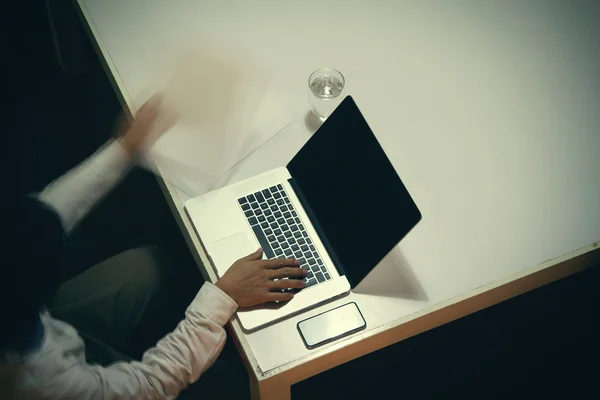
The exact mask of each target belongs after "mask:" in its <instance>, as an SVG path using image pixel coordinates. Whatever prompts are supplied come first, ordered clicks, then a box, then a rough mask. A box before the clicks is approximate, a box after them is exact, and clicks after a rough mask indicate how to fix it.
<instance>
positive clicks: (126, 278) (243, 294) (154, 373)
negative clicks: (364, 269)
mask: <svg viewBox="0 0 600 400" xmlns="http://www.w3.org/2000/svg"><path fill="white" fill-rule="evenodd" d="M159 103H160V100H159V99H158V98H153V99H151V100H150V101H149V102H147V103H146V104H145V105H144V106H143V107H142V108H141V109H140V110H139V113H138V115H137V116H136V119H135V121H134V122H133V124H132V126H131V127H130V129H129V130H128V131H127V132H126V133H125V134H124V135H123V136H122V137H121V138H119V139H117V140H114V141H111V142H110V143H108V144H107V145H106V146H105V147H103V148H102V149H101V150H99V151H98V152H97V153H96V154H94V155H93V156H92V157H90V158H89V159H87V160H86V161H84V162H83V163H82V164H80V165H79V166H78V167H76V168H74V169H73V170H71V171H69V172H68V173H66V174H65V175H64V176H62V177H60V178H59V179H57V180H56V181H54V182H53V183H51V184H50V185H48V186H47V187H46V188H45V189H44V190H43V191H42V192H41V193H40V194H39V195H37V196H30V197H28V198H26V199H24V201H23V202H22V205H21V208H20V210H19V211H18V212H19V215H20V216H21V218H20V225H19V229H18V242H19V248H18V254H19V258H18V259H14V260H7V262H3V263H2V266H1V271H0V274H1V275H0V282H1V286H2V287H0V307H1V315H2V327H1V328H0V347H1V352H0V398H2V399H13V398H14V399H77V400H84V399H174V398H177V397H178V396H179V395H180V393H181V394H182V395H184V394H186V393H191V392H192V391H193V392H194V396H196V397H197V396H200V397H202V393H197V390H196V391H194V386H196V388H200V387H202V385H201V383H202V382H199V383H200V386H197V385H191V386H190V388H188V389H186V387H187V386H188V385H190V384H192V383H194V382H196V381H197V380H198V379H199V378H200V376H201V375H202V374H203V373H204V372H205V371H206V370H207V369H208V368H209V367H210V366H211V365H212V364H213V363H214V362H215V360H216V359H217V357H218V356H219V353H220V352H221V350H222V348H223V346H224V343H225V338H226V334H225V330H224V329H223V326H224V325H225V324H226V323H227V321H228V320H229V319H230V318H231V316H232V315H233V313H234V312H235V311H236V309H237V308H238V307H248V306H253V305H257V304H261V303H265V302H271V301H288V300H290V299H291V298H292V297H293V294H292V293H288V292H283V291H282V289H288V288H296V289H298V288H302V287H303V286H304V283H303V281H302V280H300V279H281V278H288V277H290V278H291V277H303V276H305V275H306V272H305V271H304V270H303V269H301V268H300V267H299V263H298V261H296V260H293V259H287V260H281V259H278V260H263V259H262V250H261V249H259V250H257V251H256V252H255V253H253V254H251V255H249V256H247V257H245V258H242V259H240V260H238V261H237V262H235V263H234V264H233V265H232V266H231V268H230V269H229V270H228V271H227V273H226V274H225V275H224V276H223V277H222V278H221V279H220V280H219V281H218V282H217V283H216V284H215V285H213V284H211V283H205V284H204V285H203V286H202V288H201V289H200V291H199V292H198V294H197V295H196V297H195V299H194V300H193V301H192V303H191V304H190V305H189V307H188V308H187V311H186V313H185V318H184V319H183V320H182V321H181V322H179V323H178V324H177V326H176V327H175V329H174V330H173V331H172V332H171V333H169V334H167V335H166V336H165V337H163V338H162V339H161V340H159V341H158V343H157V344H156V346H155V347H153V348H150V349H148V350H147V351H146V352H145V353H144V354H143V356H142V358H141V360H139V361H136V360H134V359H132V358H130V357H128V356H127V355H124V354H122V352H121V349H122V348H123V347H124V346H125V344H126V343H131V342H135V341H136V340H140V337H141V336H143V335H144V333H145V332H146V330H147V329H150V328H148V326H149V325H151V324H152V323H153V322H155V321H156V320H157V319H158V316H159V315H160V313H161V312H163V310H161V309H158V308H156V307H157V306H156V305H155V304H157V303H153V301H154V299H153V296H154V294H155V292H156V287H157V285H158V284H159V283H160V279H159V278H160V268H161V267H164V265H165V264H168V262H167V261H166V260H165V259H164V258H161V257H160V256H159V253H158V252H156V251H154V250H148V249H138V250H130V251H127V252H125V253H122V254H120V255H118V256H115V257H113V258H111V259H109V260H106V261H104V262H102V263H100V264H98V265H96V266H94V267H92V268H90V269H89V270H87V271H85V272H83V273H82V274H80V275H78V276H76V277H75V278H72V279H71V280H69V281H67V282H65V283H62V284H61V283H60V282H59V278H58V277H59V268H60V266H61V262H62V261H63V259H64V253H65V244H66V241H67V238H68V235H69V232H71V230H72V229H73V227H74V226H75V225H76V224H77V223H78V222H79V221H80V220H81V219H82V218H83V217H84V216H85V215H86V214H87V213H88V211H89V210H90V209H91V207H92V206H93V205H94V204H95V203H96V202H97V201H98V200H99V199H100V198H101V197H102V196H103V195H104V194H106V193H107V192H108V191H109V190H110V189H111V188H112V187H113V186H114V185H115V184H116V183H117V182H118V181H119V179H120V178H121V177H122V176H123V174H124V172H125V171H126V170H127V168H128V166H129V164H130V162H131V159H132V157H133V156H134V155H135V154H136V153H137V152H138V151H140V149H141V148H142V147H144V146H146V145H148V143H147V141H148V140H149V139H148V137H149V133H150V132H151V131H152V130H153V128H155V127H154V124H155V121H156V120H157V115H158V110H159ZM167 267H168V265H167ZM228 386H232V385H227V382H225V384H224V385H223V387H222V390H223V398H232V397H231V396H236V397H233V398H240V397H238V395H237V394H236V395H234V394H231V393H239V396H241V397H244V396H247V387H246V388H241V390H240V388H235V387H233V388H232V387H228ZM184 389H186V390H184ZM231 389H233V390H234V391H233V392H232V391H229V392H227V393H230V394H227V395H225V393H226V391H227V390H231ZM182 390H183V392H182ZM235 390H237V392H236V391H235ZM205 395H206V398H215V397H220V396H218V395H216V396H215V395H214V394H208V393H205Z"/></svg>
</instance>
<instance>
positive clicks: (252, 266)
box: [216, 249, 308, 307]
mask: <svg viewBox="0 0 600 400" xmlns="http://www.w3.org/2000/svg"><path fill="white" fill-rule="evenodd" d="M262 254H263V250H262V249H258V250H257V251H255V252H254V253H252V254H250V255H249V256H247V257H244V258H241V259H239V260H237V261H236V262H235V263H234V264H233V265H232V266H231V268H229V269H228V270H227V272H226V273H225V275H223V277H222V278H221V279H219V281H218V282H217V283H216V286H217V287H218V288H219V289H221V290H222V291H223V292H225V293H226V294H227V295H228V296H229V297H231V298H232V299H233V300H234V301H235V302H236V303H237V304H238V305H239V306H240V307H251V306H255V305H257V304H262V303H267V302H270V301H288V300H291V299H292V298H293V297H294V295H293V294H292V293H282V292H281V290H282V289H301V288H303V287H304V285H305V283H304V281H302V280H300V279H282V278H294V277H296V278H302V277H304V276H306V274H307V273H308V272H307V271H305V270H303V269H302V268H300V267H299V266H300V262H299V261H297V260H294V259H276V260H263V259H262ZM274 279H278V280H277V281H275V280H274Z"/></svg>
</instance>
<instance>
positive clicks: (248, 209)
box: [238, 185, 331, 288]
mask: <svg viewBox="0 0 600 400" xmlns="http://www.w3.org/2000/svg"><path fill="white" fill-rule="evenodd" d="M238 203H239V205H240V207H241V209H242V211H243V212H244V214H245V215H246V219H247V220H248V223H249V224H250V226H251V227H252V230H253V231H254V234H255V235H256V238H257V239H258V241H259V242H260V245H261V247H262V248H263V250H264V252H265V255H266V257H267V258H268V259H274V258H295V259H297V260H299V261H300V265H301V267H302V268H304V269H305V270H307V271H308V276H307V277H306V278H305V282H306V287H307V288H308V287H310V286H313V285H316V284H318V283H322V282H325V281H327V280H329V279H331V275H330V274H329V272H328V271H327V268H325V265H324V264H323V260H321V257H320V256H319V253H318V252H317V250H316V249H315V246H314V244H313V242H312V240H311V238H310V236H309V235H308V232H306V230H305V229H304V224H303V223H302V221H301V220H300V217H298V214H297V213H296V210H295V209H294V207H293V206H292V204H291V202H290V199H289V198H288V196H287V193H286V192H285V190H284V189H283V186H281V185H277V186H271V187H270V188H267V189H264V190H261V191H259V192H256V193H254V194H249V195H247V196H245V197H242V198H240V199H238Z"/></svg>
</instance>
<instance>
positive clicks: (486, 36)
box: [79, 0, 600, 399]
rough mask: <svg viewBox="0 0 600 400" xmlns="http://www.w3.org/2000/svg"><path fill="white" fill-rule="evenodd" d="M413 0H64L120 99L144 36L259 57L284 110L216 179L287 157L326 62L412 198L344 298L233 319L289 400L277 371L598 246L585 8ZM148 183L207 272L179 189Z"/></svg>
mask: <svg viewBox="0 0 600 400" xmlns="http://www.w3.org/2000/svg"><path fill="white" fill-rule="evenodd" d="M423 3H424V2H418V1H413V2H400V1H341V0H340V1H323V0H320V1H313V0H305V1H303V2H294V3H291V2H285V1H275V0H272V1H252V2H250V1H241V0H240V1H217V0H215V1H202V2H200V1H195V0H172V1H163V0H151V1H150V0H127V1H123V0H79V5H80V7H81V11H82V15H83V17H84V20H85V21H86V22H87V24H88V26H89V28H90V32H91V33H92V34H93V38H94V39H95V42H96V43H97V45H98V50H99V53H100V56H101V58H102V60H103V61H104V62H105V63H106V67H107V72H108V73H109V76H110V77H111V78H112V79H113V81H114V85H115V90H116V91H117V94H118V95H120V96H121V97H122V100H123V105H124V106H125V107H127V108H128V109H129V110H132V111H133V110H135V109H136V107H138V106H139V105H140V104H139V102H140V101H143V98H141V97H140V95H141V94H142V93H145V92H147V91H148V89H150V90H152V89H155V88H157V87H158V86H156V85H157V82H153V81H151V80H150V77H151V76H153V75H152V71H151V69H152V66H153V65H154V63H153V59H154V60H155V61H156V63H165V60H168V58H169V54H168V53H161V52H158V53H156V52H155V53H152V51H149V49H152V48H153V49H154V50H155V51H157V50H160V49H163V48H165V47H166V45H168V44H169V43H175V42H176V41H177V40H178V38H181V37H182V36H185V37H186V39H188V40H189V39H193V38H194V37H195V36H194V35H197V37H198V38H200V37H201V36H200V35H201V33H208V34H210V35H215V36H217V37H224V38H225V39H227V40H229V41H232V42H236V43H237V44H238V45H239V46H241V47H243V48H244V49H246V50H248V51H250V52H252V53H253V54H255V55H256V56H257V58H258V59H260V60H261V61H262V62H264V63H265V64H266V65H268V66H269V67H271V68H272V69H273V71H275V73H276V76H275V80H274V82H275V85H274V86H273V87H272V88H271V89H270V90H274V91H275V92H276V93H275V95H277V96H278V98H279V99H280V102H279V103H278V105H279V106H283V107H284V108H285V109H286V110H287V111H288V114H289V116H290V122H291V124H290V126H288V128H286V129H285V130H284V131H283V132H281V133H280V134H279V135H277V136H276V137H275V138H274V139H272V140H271V141H269V142H268V143H267V144H266V145H265V146H263V147H262V148H261V149H260V150H259V151H258V152H256V153H254V154H253V156H252V157H250V158H248V159H247V160H246V161H245V162H243V163H242V164H241V165H240V166H239V167H238V168H237V169H236V170H235V171H233V172H232V173H231V174H230V175H229V176H228V180H229V181H230V182H233V181H237V180H239V179H241V178H243V177H247V176H251V175H253V174H255V173H257V172H261V171H265V170H267V169H270V168H272V167H275V166H280V165H285V163H287V161H288V160H289V159H290V158H291V156H292V155H293V154H294V153H295V152H296V151H297V149H298V148H300V147H301V146H302V144H303V143H304V142H305V141H306V140H307V139H308V138H309V137H310V130H309V129H308V128H307V127H306V126H305V125H304V114H305V112H306V111H307V109H308V104H307V87H306V84H307V83H306V81H307V77H308V75H309V74H310V72H312V71H313V70H314V69H316V68H318V67H320V66H323V65H328V66H332V67H335V68H338V69H339V70H341V71H342V72H343V73H344V75H345V76H346V79H347V89H348V93H349V94H352V95H353V96H354V98H355V100H356V102H357V104H358V105H359V107H360V108H361V110H362V112H363V114H364V115H365V117H366V119H367V121H368V122H369V124H370V126H371V128H372V129H373V131H374V132H375V134H376V135H377V137H378V138H379V140H380V142H381V144H382V146H383V147H384V149H385V150H386V152H387V154H388V156H389V157H390V159H391V160H392V162H393V164H394V166H395V168H396V170H397V171H398V172H399V174H400V176H401V177H402V179H403V181H404V183H405V184H406V186H407V187H408V189H409V191H410V193H411V194H412V196H413V198H414V199H415V201H416V203H417V204H418V206H419V208H420V209H421V211H422V213H423V220H422V222H421V223H420V224H419V225H418V226H417V227H416V228H415V229H414V230H413V231H412V232H411V233H410V234H409V235H408V236H407V237H406V238H405V239H404V240H403V241H402V243H401V244H400V245H399V246H398V247H397V248H396V249H395V250H394V251H393V252H392V253H391V254H390V255H389V256H388V257H387V258H386V259H385V260H384V261H383V262H382V263H381V264H380V265H379V266H378V267H377V268H376V269H375V270H374V271H373V273H372V274H371V275H370V276H369V277H367V278H366V280H365V281H363V283H361V284H360V285H359V287H358V288H357V289H356V290H355V291H354V292H353V293H351V294H350V295H349V296H348V297H346V298H344V299H341V300H338V301H336V302H335V303H332V304H328V305H325V306H322V307H318V308H316V309H314V310H311V311H309V312H307V313H305V314H303V315H302V316H298V317H294V318H290V319H288V320H286V321H283V322H281V323H278V324H276V325H274V326H271V327H268V328H265V329H263V330H260V331H258V332H255V333H252V334H246V333H244V332H243V331H242V330H241V328H240V325H239V324H238V323H237V322H236V321H233V322H232V327H233V330H234V333H235V336H236V339H237V341H238V348H239V350H240V351H241V352H242V354H243V356H244V357H245V359H246V361H247V366H248V370H249V372H250V375H251V377H252V379H253V381H254V390H255V395H257V394H258V393H259V392H260V397H261V398H263V399H265V398H273V399H284V398H289V397H290V388H289V387H290V385H291V384H294V383H296V382H298V381H301V380H303V379H306V378H308V377H310V376H312V375H314V374H317V373H320V372H322V371H324V370H326V369H328V368H331V367H334V366H336V365H339V364H341V363H344V362H346V361H348V360H351V359H353V358H356V357H359V356H361V355H364V354H367V353H369V352H371V351H374V350H377V349H379V348H382V347H384V346H387V345H389V344H391V343H395V342H397V341H399V340H402V339H404V338H407V337H409V336H412V335H415V334H417V333H419V332H422V331H424V330H427V329H431V328H433V327H435V326H439V325H440V324H444V323H446V322H449V321H451V320H454V319H456V318H459V317H461V316H464V315H466V314H468V313H471V312H474V311H476V310H480V309H482V308H484V307H487V306H489V305H492V304H495V303H497V302H500V301H502V300H505V299H507V298H510V297H512V296H514V295H517V294H520V293H523V292H525V291H527V290H531V289H533V288H535V287H538V286H540V285H543V284H546V283H548V282H551V281H552V280H555V279H558V278H561V277H563V276H566V275H568V274H570V273H573V272H575V271H577V270H579V269H581V268H583V267H585V266H586V265H588V264H589V263H590V258H591V255H593V256H597V254H598V252H594V253H592V252H591V251H592V250H593V249H595V248H597V247H598V246H599V243H598V241H599V240H600V157H598V154H600V133H599V130H598V127H599V126H600V113H599V112H598V111H599V110H600V90H598V86H597V84H598V81H597V79H596V78H597V77H596V76H595V71H599V70H600V59H599V58H598V56H597V55H595V54H597V51H596V50H597V47H596V48H594V46H597V45H596V44H595V43H596V42H595V41H594V40H592V39H593V37H598V33H600V30H599V28H598V27H597V26H595V21H594V19H593V18H592V17H591V16H589V15H586V14H585V13H579V11H578V10H577V7H572V5H571V3H569V4H566V3H565V5H563V6H560V5H556V4H552V5H550V4H547V3H546V2H543V1H540V2H537V3H534V2H527V4H523V3H522V2H518V1H514V2H508V1H505V2H498V3H497V4H488V2H486V4H485V5H483V4H480V3H479V2H468V3H469V4H467V2H455V4H454V5H453V6H452V7H451V6H450V5H449V4H446V3H444V2H437V3H436V4H434V3H433V2H427V5H425V4H423ZM561 7H562V8H561ZM563 8H564V9H563ZM198 40H200V39H198ZM157 57H159V58H161V60H157V59H156V58H157ZM167 63H168V62H167ZM158 84H160V83H158ZM138 98H139V99H138ZM162 183H163V189H164V193H165V196H166V197H167V200H168V201H169V204H170V205H171V207H172V210H173V214H174V216H175V218H176V219H177V221H178V222H179V225H180V227H181V229H182V230H183V233H184V236H186V238H187V239H188V243H189V245H190V248H191V250H192V252H193V253H194V255H195V257H196V259H197V261H198V264H199V266H200V268H201V269H202V271H203V273H204V275H205V277H206V278H207V279H210V280H213V281H214V280H215V274H214V272H213V271H212V269H210V268H205V266H209V265H210V264H209V263H208V260H207V257H206V254H205V252H204V250H203V248H202V246H201V244H200V242H199V240H198V238H197V237H196V235H195V234H194V231H193V229H192V227H191V225H190V222H189V220H188V218H187V216H186V215H185V213H184V211H183V202H184V201H185V200H186V196H185V195H183V194H182V193H180V192H178V191H177V190H176V189H175V188H174V187H173V186H171V185H169V184H168V183H166V182H162ZM348 301H356V302H357V303H358V304H359V306H360V308H361V310H362V312H363V314H364V316H365V319H366V320H367V329H366V330H365V331H363V332H360V333H357V334H355V335H353V336H351V337H348V338H345V339H343V340H339V341H337V342H334V343H332V344H329V345H326V346H323V347H320V348H318V349H315V350H312V351H310V350H307V349H306V348H305V347H304V345H303V343H302V341H301V339H300V337H299V336H298V335H297V334H296V332H295V324H296V323H297V322H298V321H299V320H300V319H301V318H306V317H307V316H310V315H313V314H316V313H318V312H320V311H322V310H325V309H329V308H332V307H334V306H336V305H338V304H343V303H345V302H348Z"/></svg>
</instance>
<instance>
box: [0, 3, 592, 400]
mask: <svg viewBox="0 0 600 400" xmlns="http://www.w3.org/2000/svg"><path fill="white" fill-rule="evenodd" d="M46 4H51V5H52V6H53V7H52V9H50V15H51V17H52V18H49V13H48V12H49V11H48V8H47V7H46ZM2 14H3V15H2V20H3V21H2V22H3V33H2V42H1V43H2V47H3V49H4V50H5V52H4V55H3V57H2V66H3V70H4V71H3V76H4V81H5V91H4V94H5V96H4V99H5V102H4V103H3V104H4V110H3V112H2V115H3V120H4V121H8V123H7V124H5V125H4V126H5V127H6V130H5V131H4V132H3V138H4V139H5V140H4V143H3V146H2V147H3V151H4V154H3V159H4V161H5V162H4V163H3V164H6V165H4V167H5V171H7V173H6V174H5V179H6V180H8V182H5V186H4V188H5V189H4V190H3V191H2V192H3V194H4V195H5V196H6V197H9V199H10V200H12V199H13V198H14V199H16V198H18V196H20V195H23V194H25V193H30V192H35V191H37V190H40V189H41V188H43V187H44V185H46V184H47V183H49V182H50V181H51V180H52V179H55V178H56V177H58V176H59V175H60V174H62V173H64V172H65V171H67V170H68V169H69V168H71V167H73V166H75V165H76V164H77V163H78V162H80V161H82V160H83V159H84V158H85V157H87V156H89V155H90V154H92V153H93V152H94V151H95V150H96V149H97V148H98V147H99V146H101V145H102V144H103V143H104V142H105V141H106V140H108V139H109V138H110V137H111V135H113V132H114V127H115V124H116V121H117V119H118V117H119V114H120V112H121V108H120V105H119V102H118V100H117V97H116V96H115V93H114V91H113V90H112V87H111V85H110V82H109V80H108V79H107V77H106V74H105V73H104V70H103V68H102V65H101V63H100V61H99V59H98V57H97V55H96V53H95V51H94V49H93V47H92V46H91V44H90V40H89V39H88V37H87V34H86V32H85V30H84V29H83V25H82V24H81V22H80V21H79V19H78V16H77V14H76V13H75V11H74V9H73V6H72V4H71V2H70V1H51V2H43V1H40V2H28V1H24V2H16V4H12V5H11V6H10V8H9V9H8V10H6V11H5V12H3V13H2ZM53 26H54V27H53ZM55 38H58V39H59V40H58V43H59V47H58V48H57V46H56V41H55ZM57 49H59V50H60V51H57ZM15 169H16V170H17V173H14V172H13V171H15ZM13 179H15V182H12V180H13ZM14 187H17V188H18V190H17V191H14V190H12V188H14ZM13 194H14V196H13ZM77 234H78V235H77V237H78V238H79V239H78V240H80V241H81V246H82V247H81V248H82V249H84V250H83V251H81V260H79V261H80V264H79V267H80V268H82V269H83V268H85V267H87V266H89V265H91V264H92V263H94V262H97V261H100V260H102V259H104V258H106V257H108V256H110V255H113V254H116V253H118V252H120V251H122V250H126V249H128V248H131V247H135V246H139V245H146V244H156V245H160V246H163V247H166V248H168V249H169V250H170V251H171V252H172V253H173V254H175V255H176V256H177V263H178V265H177V268H180V269H181V282H180V285H181V287H183V288H186V291H187V292H189V293H193V291H194V290H195V288H196V287H197V286H198V285H199V283H198V282H200V274H199V272H198V268H197V267H196V265H195V264H194V261H193V259H192V256H191V254H190V252H189V249H188V248H187V246H186V244H185V242H184V240H183V237H182V235H181V233H180V231H179V229H178V228H177V226H176V223H175V221H174V219H173V217H172V215H171V212H170V210H169V208H168V206H167V204H166V201H165V199H164V197H163V195H162V193H161V191H160V188H159V187H158V184H157V182H156V179H155V177H154V176H153V175H151V174H149V173H147V172H145V171H143V170H141V169H134V170H133V171H132V172H131V173H130V174H129V175H128V176H127V178H126V179H125V180H124V181H123V182H122V184H121V185H120V186H119V187H118V188H117V189H116V190H115V191H114V192H113V193H112V194H110V195H109V196H108V197H107V198H106V199H105V200H104V201H103V202H102V204H101V205H100V206H99V207H97V208H96V209H95V210H94V212H93V213H92V215H90V217H89V218H87V220H86V221H85V223H84V224H83V225H82V226H81V228H80V229H79V231H78V232H77ZM599 270H600V269H599V268H591V269H589V270H586V271H584V272H582V273H579V274H576V275H574V276H571V277H569V278H567V279H563V280H561V281H558V282H555V283H553V284H551V285H548V286H546V287H544V288H541V289H538V290H535V291H532V292H530V293H527V294H525V295H522V296H519V297H517V298H514V299H512V300H509V301H506V302H504V303H501V304H499V305H497V306H494V307H491V308H488V309H486V310H484V311H481V312H478V313H475V314H473V315H470V316H468V317H465V318H462V319H460V320H457V321H455V322H452V323H450V324H447V325H445V326H443V327H440V328H437V329H434V330H432V331H429V332H426V333H423V334H421V335H418V336H416V337H414V338H411V339H408V340H405V341H403V342H401V343H398V344H396V345H393V346H390V347H388V348H385V349H382V350H380V351H378V352H375V353H373V354H370V355H368V356H365V357H362V358H361V359H358V360H355V361H353V362H350V363H348V364H345V365H343V366H340V367H337V368H335V369H333V370H330V371H327V372H325V373H323V374H321V375H319V376H316V377H314V378H311V379H308V380H306V381H304V382H302V383H300V384H297V385H295V386H294V387H293V388H292V395H293V397H294V398H300V399H311V400H316V399H345V398H363V397H367V396H373V397H377V398H425V399H429V398H442V399H443V398H451V397H467V398H508V397H512V398H523V397H530V396H531V397H535V398H540V397H542V396H548V395H551V396H553V397H557V396H558V395H563V396H566V397H568V398H583V397H586V398H597V397H599V396H600V394H599V392H600V390H599V389H598V386H597V384H596V381H597V377H598V372H599V371H600V368H599V367H598V363H599V360H598V355H599V351H598V350H599V346H598V334H599V331H600V322H599V315H598V309H597V306H598V304H599V299H600V295H599V290H598V283H600V273H599ZM290 334H296V332H290Z"/></svg>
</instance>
